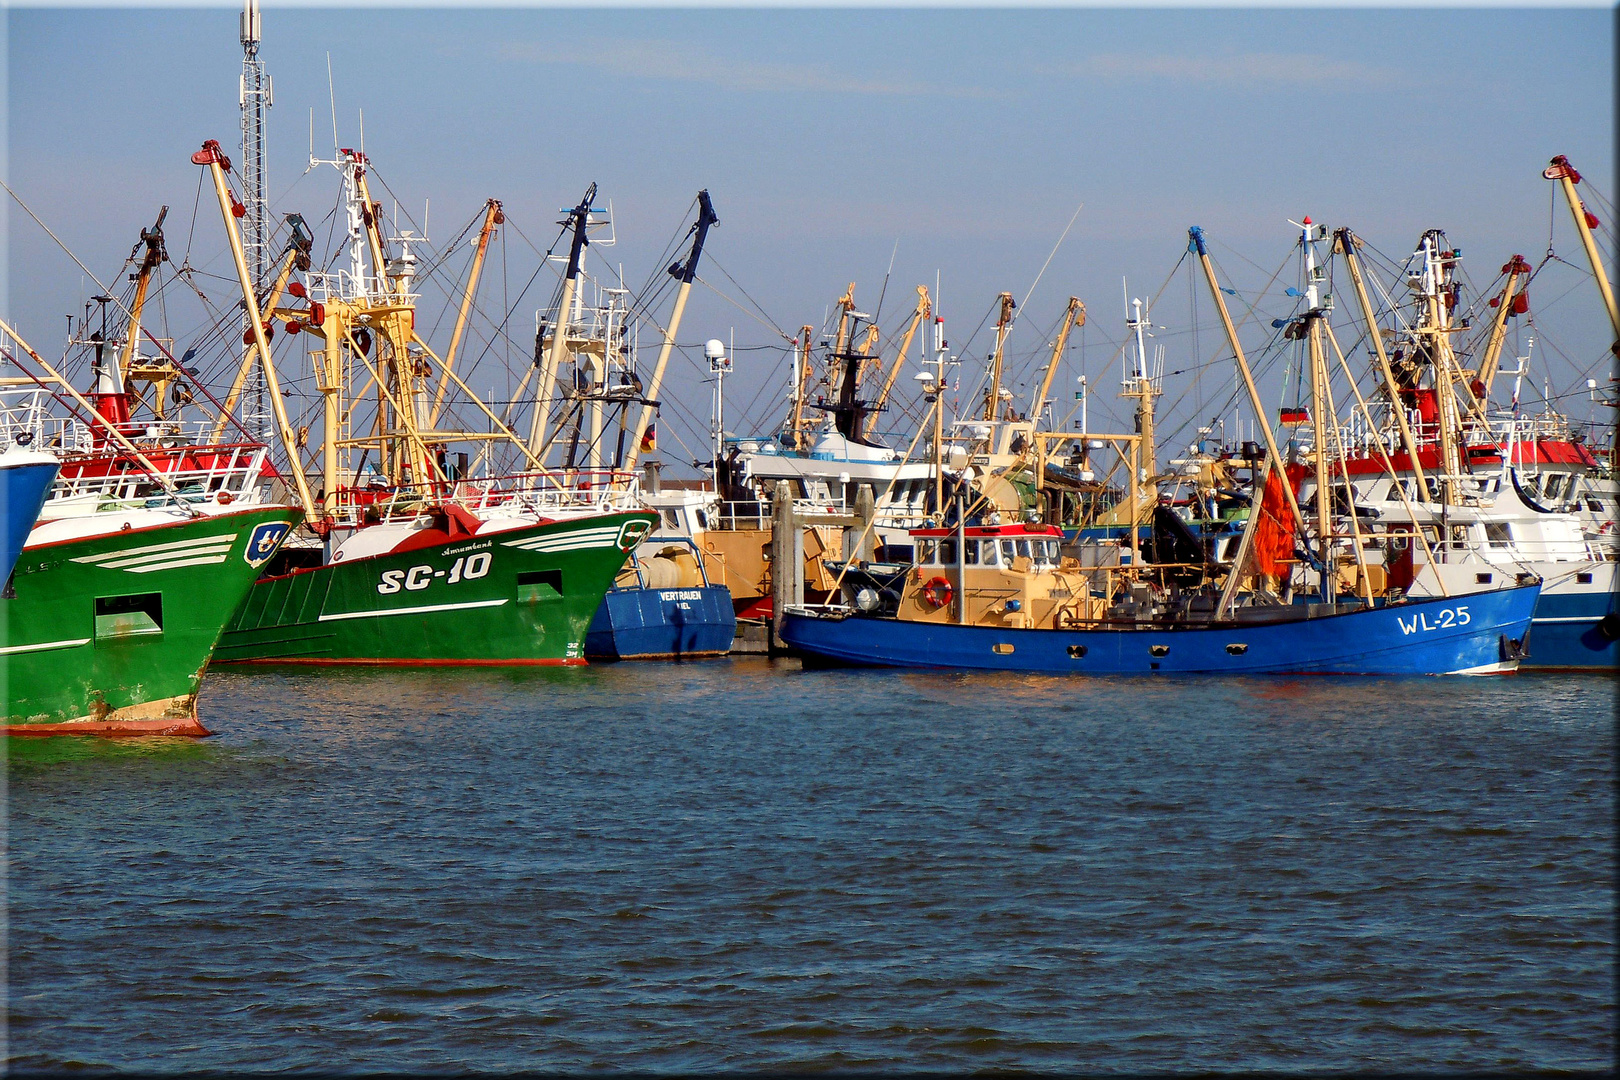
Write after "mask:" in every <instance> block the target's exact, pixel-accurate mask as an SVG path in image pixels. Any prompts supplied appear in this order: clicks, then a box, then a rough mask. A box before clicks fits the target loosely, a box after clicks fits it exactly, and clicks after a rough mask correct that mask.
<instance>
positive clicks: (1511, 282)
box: [1476, 255, 1530, 401]
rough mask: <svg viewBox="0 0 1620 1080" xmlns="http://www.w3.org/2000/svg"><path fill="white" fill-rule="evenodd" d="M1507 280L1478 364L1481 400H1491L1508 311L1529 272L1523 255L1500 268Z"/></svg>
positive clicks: (1504, 339)
mask: <svg viewBox="0 0 1620 1080" xmlns="http://www.w3.org/2000/svg"><path fill="white" fill-rule="evenodd" d="M1502 269H1503V271H1504V272H1506V274H1507V276H1508V279H1507V285H1505V286H1504V287H1503V289H1502V295H1501V296H1499V297H1497V300H1496V314H1495V315H1494V316H1493V317H1492V318H1491V332H1490V335H1489V336H1488V337H1487V338H1486V339H1485V356H1484V358H1483V359H1482V360H1481V361H1480V364H1479V374H1478V375H1477V376H1476V378H1478V379H1479V381H1480V385H1482V386H1483V387H1485V393H1484V394H1483V395H1481V396H1482V398H1483V399H1484V400H1485V401H1489V400H1490V399H1491V384H1492V383H1493V382H1495V381H1496V371H1497V367H1498V366H1499V363H1500V361H1501V358H1502V343H1503V342H1504V341H1506V340H1507V319H1508V315H1509V309H1510V308H1512V307H1513V298H1514V297H1515V296H1516V295H1517V293H1518V291H1519V279H1520V278H1522V277H1524V275H1526V274H1528V273H1529V272H1530V264H1529V263H1527V262H1525V260H1524V256H1523V255H1515V256H1513V258H1511V259H1509V260H1508V264H1507V265H1506V266H1504V267H1502Z"/></svg>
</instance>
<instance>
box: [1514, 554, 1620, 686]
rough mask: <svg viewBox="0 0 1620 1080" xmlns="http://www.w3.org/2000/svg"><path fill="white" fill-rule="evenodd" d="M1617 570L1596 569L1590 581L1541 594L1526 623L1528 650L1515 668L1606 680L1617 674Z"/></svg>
mask: <svg viewBox="0 0 1620 1080" xmlns="http://www.w3.org/2000/svg"><path fill="white" fill-rule="evenodd" d="M1617 567H1620V564H1616V563H1612V562H1610V563H1599V564H1597V565H1596V566H1595V567H1594V568H1593V571H1592V572H1591V575H1590V576H1591V577H1592V578H1593V580H1592V581H1590V582H1578V581H1577V582H1571V581H1564V582H1560V583H1558V584H1557V585H1552V586H1549V587H1548V588H1547V589H1546V590H1544V591H1543V592H1542V594H1541V599H1540V600H1539V601H1538V602H1537V603H1536V614H1535V618H1534V620H1532V622H1531V625H1532V627H1533V628H1534V629H1533V630H1532V631H1531V640H1532V642H1533V648H1532V649H1531V650H1530V655H1529V656H1528V657H1526V658H1525V660H1524V663H1523V664H1521V665H1520V667H1521V669H1522V670H1524V671H1586V672H1592V673H1594V674H1597V673H1603V674H1609V675H1612V674H1614V673H1615V672H1617V671H1620V595H1617V593H1616V592H1615V584H1616V580H1615V579H1616V573H1615V571H1616V568H1617ZM1565 576H1566V577H1569V576H1570V575H1567V574H1566V575H1565Z"/></svg>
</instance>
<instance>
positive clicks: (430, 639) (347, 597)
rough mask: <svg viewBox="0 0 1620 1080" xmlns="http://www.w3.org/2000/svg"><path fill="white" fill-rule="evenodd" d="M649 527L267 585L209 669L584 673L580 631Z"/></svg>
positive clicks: (528, 535)
mask: <svg viewBox="0 0 1620 1080" xmlns="http://www.w3.org/2000/svg"><path fill="white" fill-rule="evenodd" d="M654 520H655V519H654V518H653V516H652V515H650V514H647V513H643V512H637V513H620V514H602V515H597V516H592V517H588V518H579V519H572V520H568V521H561V522H549V523H546V524H542V525H530V526H524V527H520V528H516V529H508V530H503V531H500V532H494V533H487V534H486V533H479V534H477V535H475V536H472V537H462V538H459V539H457V540H456V541H454V542H451V543H444V544H435V545H432V546H428V547H419V548H415V549H413V550H409V551H403V552H391V553H388V554H382V555H375V556H370V557H367V558H362V559H357V560H355V561H353V562H338V563H328V564H326V565H324V566H320V567H316V568H314V569H310V570H301V571H296V572H294V573H291V574H286V575H283V576H279V577H272V578H266V579H264V580H261V581H259V582H258V583H257V584H255V585H254V586H253V588H252V589H251V590H250V591H249V593H248V595H247V598H246V600H244V601H243V603H242V607H241V610H239V611H238V612H237V613H236V616H235V618H234V619H232V621H231V624H230V626H229V627H228V628H227V629H226V632H225V636H224V638H223V639H222V640H221V641H220V645H219V649H218V651H217V653H216V656H215V662H216V663H220V664H376V665H406V666H446V667H449V666H468V665H477V666H502V665H509V666H517V665H576V664H584V663H585V648H584V645H585V630H586V627H588V626H589V625H590V622H591V618H592V616H593V615H595V613H596V609H597V608H598V606H600V604H601V602H602V597H603V594H604V593H606V591H607V589H608V586H609V585H611V584H612V582H613V578H614V575H616V574H617V573H618V572H619V569H620V567H622V566H623V565H624V561H625V559H626V558H627V554H628V551H629V550H630V549H631V548H633V547H634V546H635V544H636V543H637V542H638V541H639V540H640V539H641V537H642V536H644V535H645V534H646V531H647V529H648V528H649V527H650V526H651V523H652V522H653V521H654Z"/></svg>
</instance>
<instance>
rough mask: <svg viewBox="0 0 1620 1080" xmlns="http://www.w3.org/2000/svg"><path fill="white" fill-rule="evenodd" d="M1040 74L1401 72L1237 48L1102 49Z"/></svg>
mask: <svg viewBox="0 0 1620 1080" xmlns="http://www.w3.org/2000/svg"><path fill="white" fill-rule="evenodd" d="M1042 73H1043V74H1047V75H1061V76H1067V77H1070V78H1097V79H1116V80H1117V79H1144V80H1147V79H1153V80H1164V81H1170V82H1202V83H1258V82H1264V83H1293V84H1296V85H1303V84H1317V85H1320V84H1323V83H1367V82H1388V81H1392V80H1394V79H1396V78H1397V77H1398V73H1397V72H1395V71H1393V70H1390V69H1388V68H1381V67H1375V66H1373V65H1371V64H1363V63H1361V62H1359V61H1356V60H1337V59H1334V58H1332V57H1327V56H1321V55H1314V56H1312V55H1301V54H1298V53H1237V54H1233V55H1228V56H1170V55H1157V56H1152V55H1130V54H1127V53H1099V54H1097V55H1096V56H1091V57H1087V58H1086V59H1084V60H1080V61H1078V62H1076V63H1073V64H1064V65H1061V66H1048V67H1046V68H1044V69H1043V71H1042Z"/></svg>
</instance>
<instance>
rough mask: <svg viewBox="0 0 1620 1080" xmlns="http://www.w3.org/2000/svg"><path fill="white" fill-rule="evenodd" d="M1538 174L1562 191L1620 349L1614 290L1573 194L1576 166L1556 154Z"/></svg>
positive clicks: (1582, 209)
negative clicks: (1554, 183) (1554, 181)
mask: <svg viewBox="0 0 1620 1080" xmlns="http://www.w3.org/2000/svg"><path fill="white" fill-rule="evenodd" d="M1541 175H1542V176H1544V177H1546V178H1547V179H1548V180H1556V181H1558V183H1559V185H1560V186H1561V187H1562V188H1563V189H1564V200H1565V201H1566V202H1568V203H1569V212H1570V213H1571V214H1572V215H1574V218H1575V231H1576V232H1577V233H1579V234H1580V237H1581V246H1582V247H1584V248H1585V249H1586V258H1587V260H1588V261H1589V262H1591V264H1592V276H1593V277H1595V278H1596V279H1597V286H1598V292H1600V293H1602V294H1603V306H1604V307H1605V308H1607V309H1608V312H1609V322H1610V324H1611V325H1613V327H1614V336H1615V344H1614V346H1613V347H1612V348H1620V308H1616V307H1615V304H1614V290H1613V289H1612V288H1610V287H1609V275H1608V274H1607V273H1606V272H1605V271H1604V269H1603V258H1602V256H1600V255H1599V254H1598V248H1597V241H1596V240H1594V239H1592V226H1591V224H1590V223H1589V222H1588V221H1587V217H1588V212H1587V209H1586V207H1585V206H1584V205H1583V204H1582V203H1581V197H1580V196H1579V195H1577V194H1575V185H1576V184H1578V183H1580V182H1581V174H1580V173H1578V172H1576V171H1575V166H1573V165H1571V164H1570V163H1569V158H1567V157H1565V156H1564V155H1563V154H1559V155H1558V156H1557V157H1555V158H1553V159H1552V161H1551V162H1549V163H1548V165H1547V167H1546V168H1545V169H1543V170H1542V172H1541ZM1593 220H1596V219H1595V218H1594V219H1593Z"/></svg>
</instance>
